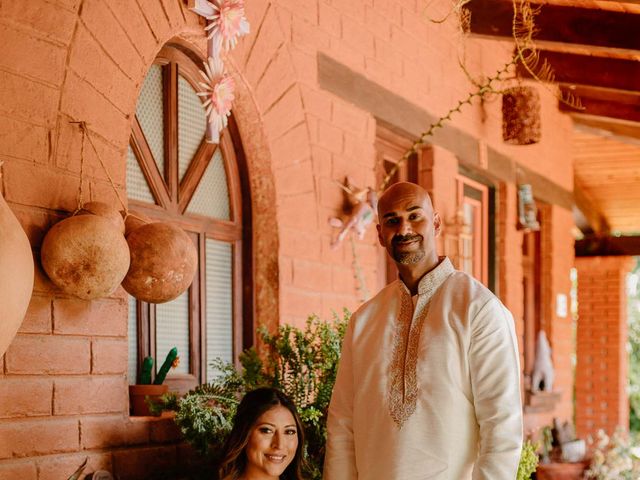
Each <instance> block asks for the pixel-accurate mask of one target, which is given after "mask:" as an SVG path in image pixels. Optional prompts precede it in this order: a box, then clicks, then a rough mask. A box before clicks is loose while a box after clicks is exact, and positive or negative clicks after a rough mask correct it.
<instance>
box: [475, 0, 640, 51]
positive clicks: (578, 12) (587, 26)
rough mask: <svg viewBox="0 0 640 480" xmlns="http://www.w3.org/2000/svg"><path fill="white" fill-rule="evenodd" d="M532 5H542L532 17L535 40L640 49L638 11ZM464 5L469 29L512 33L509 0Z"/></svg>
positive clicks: (478, 32) (492, 33)
mask: <svg viewBox="0 0 640 480" xmlns="http://www.w3.org/2000/svg"><path fill="white" fill-rule="evenodd" d="M533 5H534V6H536V5H540V6H541V10H540V13H539V14H538V15H537V16H536V20H535V22H536V30H537V31H538V33H537V34H536V36H535V40H537V41H548V42H555V43H567V44H576V45H591V46H596V47H603V48H609V49H621V50H636V51H640V35H638V32H640V14H634V13H630V12H618V11H611V10H601V9H591V8H583V7H578V6H568V5H552V4H541V3H534V4H533ZM465 6H466V7H467V8H468V9H469V10H470V11H471V24H470V29H471V33H473V34H476V35H488V36H492V37H511V36H512V32H511V24H512V18H513V3H512V0H472V1H471V2H469V3H468V4H466V5H465Z"/></svg>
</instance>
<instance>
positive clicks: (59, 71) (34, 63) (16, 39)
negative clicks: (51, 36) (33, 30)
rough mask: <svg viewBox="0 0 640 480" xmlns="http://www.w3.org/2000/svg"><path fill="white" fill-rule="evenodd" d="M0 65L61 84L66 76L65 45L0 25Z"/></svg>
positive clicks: (20, 73) (51, 82) (29, 75)
mask: <svg viewBox="0 0 640 480" xmlns="http://www.w3.org/2000/svg"><path fill="white" fill-rule="evenodd" d="M0 38H2V46H3V49H2V55H1V56H0V67H4V68H6V69H8V70H9V71H12V72H14V73H17V74H19V75H25V76H27V77H31V78H34V79H37V80H41V81H43V82H45V83H48V84H53V85H60V84H61V83H62V80H63V78H64V68H65V59H66V53H67V50H66V48H63V47H60V46H58V45H53V44H51V43H49V42H47V41H44V40H40V39H37V38H34V37H32V36H30V35H29V34H27V33H25V32H23V31H19V30H14V29H13V28H11V27H9V26H7V25H0Z"/></svg>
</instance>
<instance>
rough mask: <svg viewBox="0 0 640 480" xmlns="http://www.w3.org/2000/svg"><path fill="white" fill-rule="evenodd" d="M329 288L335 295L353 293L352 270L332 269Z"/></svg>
mask: <svg viewBox="0 0 640 480" xmlns="http://www.w3.org/2000/svg"><path fill="white" fill-rule="evenodd" d="M331 287H332V288H333V291H334V292H336V293H349V292H353V291H355V281H354V277H353V269H349V268H344V267H332V269H331Z"/></svg>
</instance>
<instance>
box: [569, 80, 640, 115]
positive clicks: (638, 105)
mask: <svg viewBox="0 0 640 480" xmlns="http://www.w3.org/2000/svg"><path fill="white" fill-rule="evenodd" d="M560 89H561V91H562V92H563V94H565V95H566V94H567V93H571V94H573V95H574V96H575V97H577V98H579V99H580V102H581V103H582V106H583V107H584V108H583V109H576V108H573V107H571V106H569V105H567V104H565V103H563V102H559V103H558V106H559V108H560V110H561V111H563V112H569V113H581V114H587V115H592V116H594V115H595V116H599V117H608V118H614V119H620V120H625V121H629V122H640V93H630V92H622V91H614V90H605V89H601V88H591V87H584V86H577V87H574V86H567V85H561V86H560Z"/></svg>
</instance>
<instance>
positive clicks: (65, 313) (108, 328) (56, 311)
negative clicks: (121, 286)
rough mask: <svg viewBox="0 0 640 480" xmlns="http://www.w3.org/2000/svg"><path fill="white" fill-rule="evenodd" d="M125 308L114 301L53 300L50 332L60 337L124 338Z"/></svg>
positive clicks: (125, 325) (122, 303)
mask: <svg viewBox="0 0 640 480" xmlns="http://www.w3.org/2000/svg"><path fill="white" fill-rule="evenodd" d="M127 312H128V310H127V305H126V304H125V303H124V302H122V301H118V300H108V299H104V300H102V299H101V300H93V301H88V300H80V299H76V298H56V299H55V300H54V301H53V331H54V332H55V333H57V334H64V335H102V336H105V335H106V336H116V337H125V336H126V334H127V315H128V313H127Z"/></svg>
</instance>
